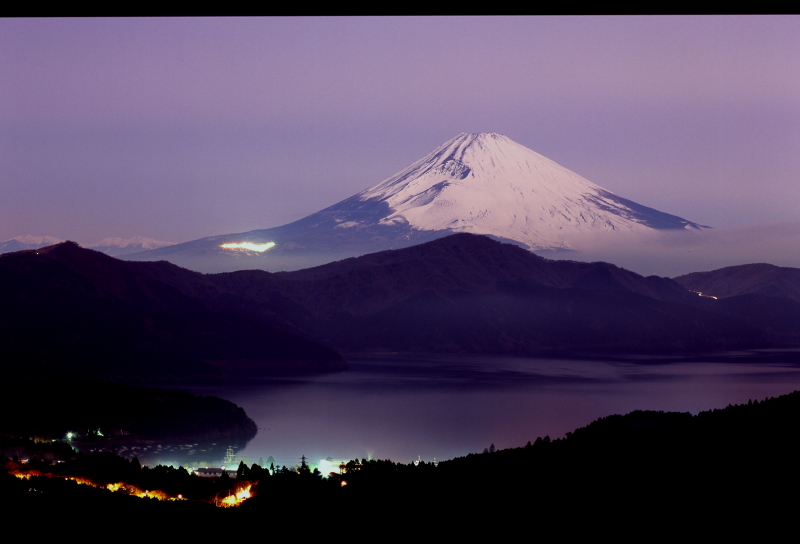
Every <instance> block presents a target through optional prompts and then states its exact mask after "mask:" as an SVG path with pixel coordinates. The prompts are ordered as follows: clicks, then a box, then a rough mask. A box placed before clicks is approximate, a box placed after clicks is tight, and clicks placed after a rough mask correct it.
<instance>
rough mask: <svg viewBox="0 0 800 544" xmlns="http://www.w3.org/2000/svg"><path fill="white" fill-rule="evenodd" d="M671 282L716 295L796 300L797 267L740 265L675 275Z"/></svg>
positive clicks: (799, 290) (798, 286) (798, 299)
mask: <svg viewBox="0 0 800 544" xmlns="http://www.w3.org/2000/svg"><path fill="white" fill-rule="evenodd" d="M675 281H676V282H678V283H679V284H681V285H683V286H684V287H686V288H687V289H690V290H692V291H700V292H702V293H703V294H704V295H709V296H715V297H717V298H728V297H733V296H737V295H764V296H768V297H774V298H783V299H789V300H794V301H795V302H800V268H788V267H783V266H775V265H771V264H765V263H757V264H743V265H741V266H729V267H727V268H720V269H718V270H711V271H710V272H692V273H691V274H685V275H683V276H678V277H677V278H675Z"/></svg>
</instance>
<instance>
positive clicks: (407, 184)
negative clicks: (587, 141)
mask: <svg viewBox="0 0 800 544" xmlns="http://www.w3.org/2000/svg"><path fill="white" fill-rule="evenodd" d="M699 228H703V227H702V226H701V225H698V224H697V223H692V222H691V221H687V220H685V219H682V218H680V217H677V216H674V215H670V214H667V213H663V212H660V211H658V210H654V209H652V208H648V207H646V206H642V205H641V204H637V203H635V202H632V201H630V200H627V199H625V198H622V197H620V196H617V195H615V194H614V193H612V192H611V191H608V190H606V189H603V188H602V187H600V186H598V185H596V184H594V183H592V182H591V181H589V180H587V179H585V178H583V177H581V176H579V175H578V174H576V173H574V172H572V171H570V170H568V169H566V168H564V167H563V166H560V165H559V164H557V163H555V162H553V161H551V160H550V159H548V158H546V157H543V156H542V155H539V154H538V153H536V152H535V151H532V150H530V149H528V148H527V147H524V146H522V145H520V144H518V143H516V142H514V141H513V140H511V139H510V138H507V137H506V136H502V135H500V134H495V133H480V134H468V133H463V134H459V135H458V136H456V137H455V138H453V139H452V140H450V141H448V142H446V143H445V144H443V145H442V146H440V147H438V148H437V149H435V150H434V151H432V152H431V153H430V154H428V155H427V156H426V157H424V158H422V159H421V160H419V161H417V162H415V163H414V164H412V165H411V166H409V167H408V168H406V169H405V170H402V171H401V172H399V173H397V174H395V175H394V176H391V177H390V178H387V179H386V180H384V181H382V182H380V183H378V184H377V185H375V186H373V187H371V188H369V189H366V190H364V191H362V192H360V193H358V194H356V195H354V196H352V197H350V198H348V199H345V200H343V201H341V202H339V203H338V204H334V205H333V206H330V207H328V208H325V209H324V210H321V211H319V212H317V213H315V214H312V215H309V216H308V217H305V218H303V219H300V220H299V221H295V222H294V223H289V224H287V225H283V226H281V227H275V228H271V229H263V230H254V231H250V232H244V233H238V234H226V235H222V236H212V237H209V238H203V239H200V240H195V241H193V242H186V243H183V244H177V245H175V246H172V247H167V248H161V249H157V250H153V251H148V252H143V253H139V254H136V255H135V256H131V257H127V258H130V259H135V260H156V259H166V260H170V261H172V262H174V263H176V264H179V265H181V266H186V267H188V268H194V269H196V270H204V271H223V270H232V269H238V268H264V269H267V270H293V269H297V268H302V267H307V266H312V265H316V264H322V263H324V262H329V261H331V260H335V259H342V258H345V257H350V256H356V255H362V254H364V253H370V252H375V251H382V250H385V249H399V248H402V247H408V246H411V245H415V244H419V243H422V242H427V241H430V240H434V239H436V238H441V237H444V236H447V235H449V234H453V233H456V232H469V233H473V234H485V235H490V236H493V237H495V238H497V239H500V240H505V241H510V242H514V243H516V244H518V245H522V246H524V247H527V248H529V249H531V250H541V249H569V248H571V247H573V245H574V244H576V243H577V241H578V240H579V239H580V238H581V237H583V236H584V235H587V234H597V233H609V234H613V233H616V232H646V231H653V230H663V229H673V230H674V229H699ZM244 243H249V244H250V245H252V246H253V247H258V244H261V245H262V246H263V247H265V248H266V247H269V250H268V251H267V250H264V251H263V252H256V251H245V250H242V249H233V248H242V247H244V246H243V244H244ZM223 245H224V247H223ZM227 248H231V249H227ZM228 257H230V258H228Z"/></svg>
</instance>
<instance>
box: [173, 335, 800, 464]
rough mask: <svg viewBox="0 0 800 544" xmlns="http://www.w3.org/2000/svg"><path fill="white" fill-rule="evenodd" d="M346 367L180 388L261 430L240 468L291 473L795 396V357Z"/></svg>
mask: <svg viewBox="0 0 800 544" xmlns="http://www.w3.org/2000/svg"><path fill="white" fill-rule="evenodd" d="M349 363H350V366H351V370H349V371H347V372H341V373H337V374H329V375H323V376H309V377H302V378H296V377H295V378H283V379H275V378H264V379H259V380H250V381H249V382H248V383H240V384H234V385H227V386H212V387H192V388H186V389H187V390H189V391H192V392H193V393H197V394H204V395H216V396H219V397H222V398H225V399H228V400H230V401H232V402H235V403H236V404H238V405H239V406H241V407H243V408H244V409H245V411H246V412H247V414H248V415H249V416H250V417H251V418H252V419H253V420H254V421H255V422H256V423H257V425H258V427H259V431H258V435H257V436H256V437H255V438H254V439H253V440H252V441H250V442H249V443H248V444H247V445H246V446H245V447H244V448H242V449H239V451H236V452H235V453H236V456H237V459H236V463H237V464H238V461H239V460H240V459H244V460H245V462H247V463H248V464H251V463H254V462H258V461H259V459H263V460H265V461H266V460H267V459H268V458H269V456H272V457H273V458H274V460H275V462H276V466H280V465H287V466H292V465H297V464H299V463H300V457H301V455H305V456H306V457H307V458H308V459H310V460H311V461H312V462H316V461H318V460H320V459H324V458H326V457H331V458H333V459H337V460H339V459H353V458H379V459H392V460H394V461H400V462H410V461H413V460H415V459H418V458H421V459H422V460H424V461H431V460H433V459H434V458H436V459H439V460H443V459H450V458H453V457H457V456H462V455H466V454H468V453H474V452H481V451H483V449H484V448H487V447H489V446H490V444H494V445H495V446H496V447H497V448H509V447H517V446H524V445H525V443H526V442H527V441H528V440H531V441H533V440H535V439H536V437H538V436H542V437H543V436H545V435H549V436H550V437H551V438H559V437H563V436H564V434H565V433H566V432H568V431H572V430H574V429H575V428H577V427H581V426H585V425H587V424H588V423H590V422H592V421H593V420H595V419H597V418H599V417H603V416H607V415H611V414H624V413H627V412H630V411H633V410H637V409H641V410H664V411H679V412H691V413H693V414H697V413H698V412H699V411H703V410H709V409H712V408H724V407H725V406H727V405H728V404H739V403H745V402H747V401H748V400H749V399H758V400H761V399H764V398H765V397H770V396H778V395H782V394H786V393H790V392H792V391H794V390H795V389H800V351H797V350H788V351H776V350H773V351H761V352H741V353H724V354H714V355H704V356H698V357H683V358H648V359H641V358H638V359H633V358H625V357H618V358H614V359H605V360H591V359H541V358H511V357H493V356H485V355H431V354H423V355H380V356H351V357H350V358H349ZM198 460H199V459H198ZM160 461H161V462H170V460H169V459H166V458H164V459H160ZM172 462H173V463H175V462H176V461H172ZM182 462H183V463H184V464H185V463H186V462H185V461H182ZM217 462H220V463H221V460H218V461H216V460H215V461H214V463H215V464H216V463H217Z"/></svg>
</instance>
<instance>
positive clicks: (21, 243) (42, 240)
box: [0, 234, 64, 254]
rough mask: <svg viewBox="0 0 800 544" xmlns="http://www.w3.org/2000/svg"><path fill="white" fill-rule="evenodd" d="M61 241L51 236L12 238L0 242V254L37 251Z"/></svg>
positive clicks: (27, 235)
mask: <svg viewBox="0 0 800 544" xmlns="http://www.w3.org/2000/svg"><path fill="white" fill-rule="evenodd" d="M63 241H64V240H61V239H60V238H53V237H52V236H31V235H30V234H26V235H24V236H15V237H14V238H10V239H8V240H3V241H2V242H0V254H2V253H13V252H14V251H22V250H24V249H39V248H40V247H45V246H52V245H53V244H60V243H61V242H63Z"/></svg>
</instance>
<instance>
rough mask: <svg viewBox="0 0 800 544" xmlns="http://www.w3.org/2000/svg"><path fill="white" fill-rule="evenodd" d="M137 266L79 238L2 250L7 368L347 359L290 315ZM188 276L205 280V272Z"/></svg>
mask: <svg viewBox="0 0 800 544" xmlns="http://www.w3.org/2000/svg"><path fill="white" fill-rule="evenodd" d="M130 264H132V263H126V262H124V261H120V260H117V259H114V258H112V257H108V256H106V255H103V254H101V253H98V252H95V251H92V250H87V249H82V248H80V247H78V246H77V245H76V244H74V243H71V242H65V243H62V244H58V245H55V246H50V247H48V248H43V249H39V250H29V251H22V252H18V253H12V254H6V255H3V256H0V349H2V351H3V357H2V360H3V372H4V373H5V374H6V375H17V376H69V377H73V376H74V377H95V378H113V379H121V380H127V381H186V380H196V379H219V378H220V377H221V376H222V373H221V371H220V367H225V366H228V367H230V366H231V365H234V366H235V365H236V364H243V365H249V366H260V367H262V368H273V369H280V370H284V371H285V370H287V369H289V370H290V369H293V368H294V369H296V368H316V369H341V368H344V366H345V365H344V362H343V360H342V358H341V356H340V355H339V354H338V353H336V352H335V351H334V350H332V349H330V348H327V347H325V346H322V345H320V344H319V343H318V342H316V341H314V340H311V339H309V338H308V337H307V335H305V334H304V333H302V332H300V331H298V330H296V329H293V328H292V327H291V326H289V325H286V324H285V323H282V322H280V321H277V320H274V319H270V317H269V316H267V315H262V314H257V313H253V312H246V311H238V312H234V311H221V310H216V309H211V308H209V307H208V305H207V304H206V303H205V302H204V301H203V300H201V299H200V298H197V297H194V296H191V295H189V294H185V293H184V292H182V291H181V290H180V289H177V288H175V287H173V286H171V285H168V284H167V283H165V282H163V281H160V280H159V279H157V276H158V273H155V274H151V275H147V274H142V273H141V272H140V271H138V270H136V269H135V268H134V267H132V266H130ZM152 264H153V265H154V268H157V269H159V270H161V269H163V268H164V267H163V266H162V263H152ZM169 267H171V268H177V267H174V266H173V265H169ZM187 272H188V271H187ZM162 273H163V272H162ZM174 274H176V275H181V273H180V272H174ZM186 275H187V276H188V277H190V278H191V280H189V281H188V283H189V284H190V285H192V286H193V288H194V289H195V290H199V289H201V288H202V285H203V282H202V275H201V274H197V273H192V272H188V274H186ZM189 291H191V290H189Z"/></svg>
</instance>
